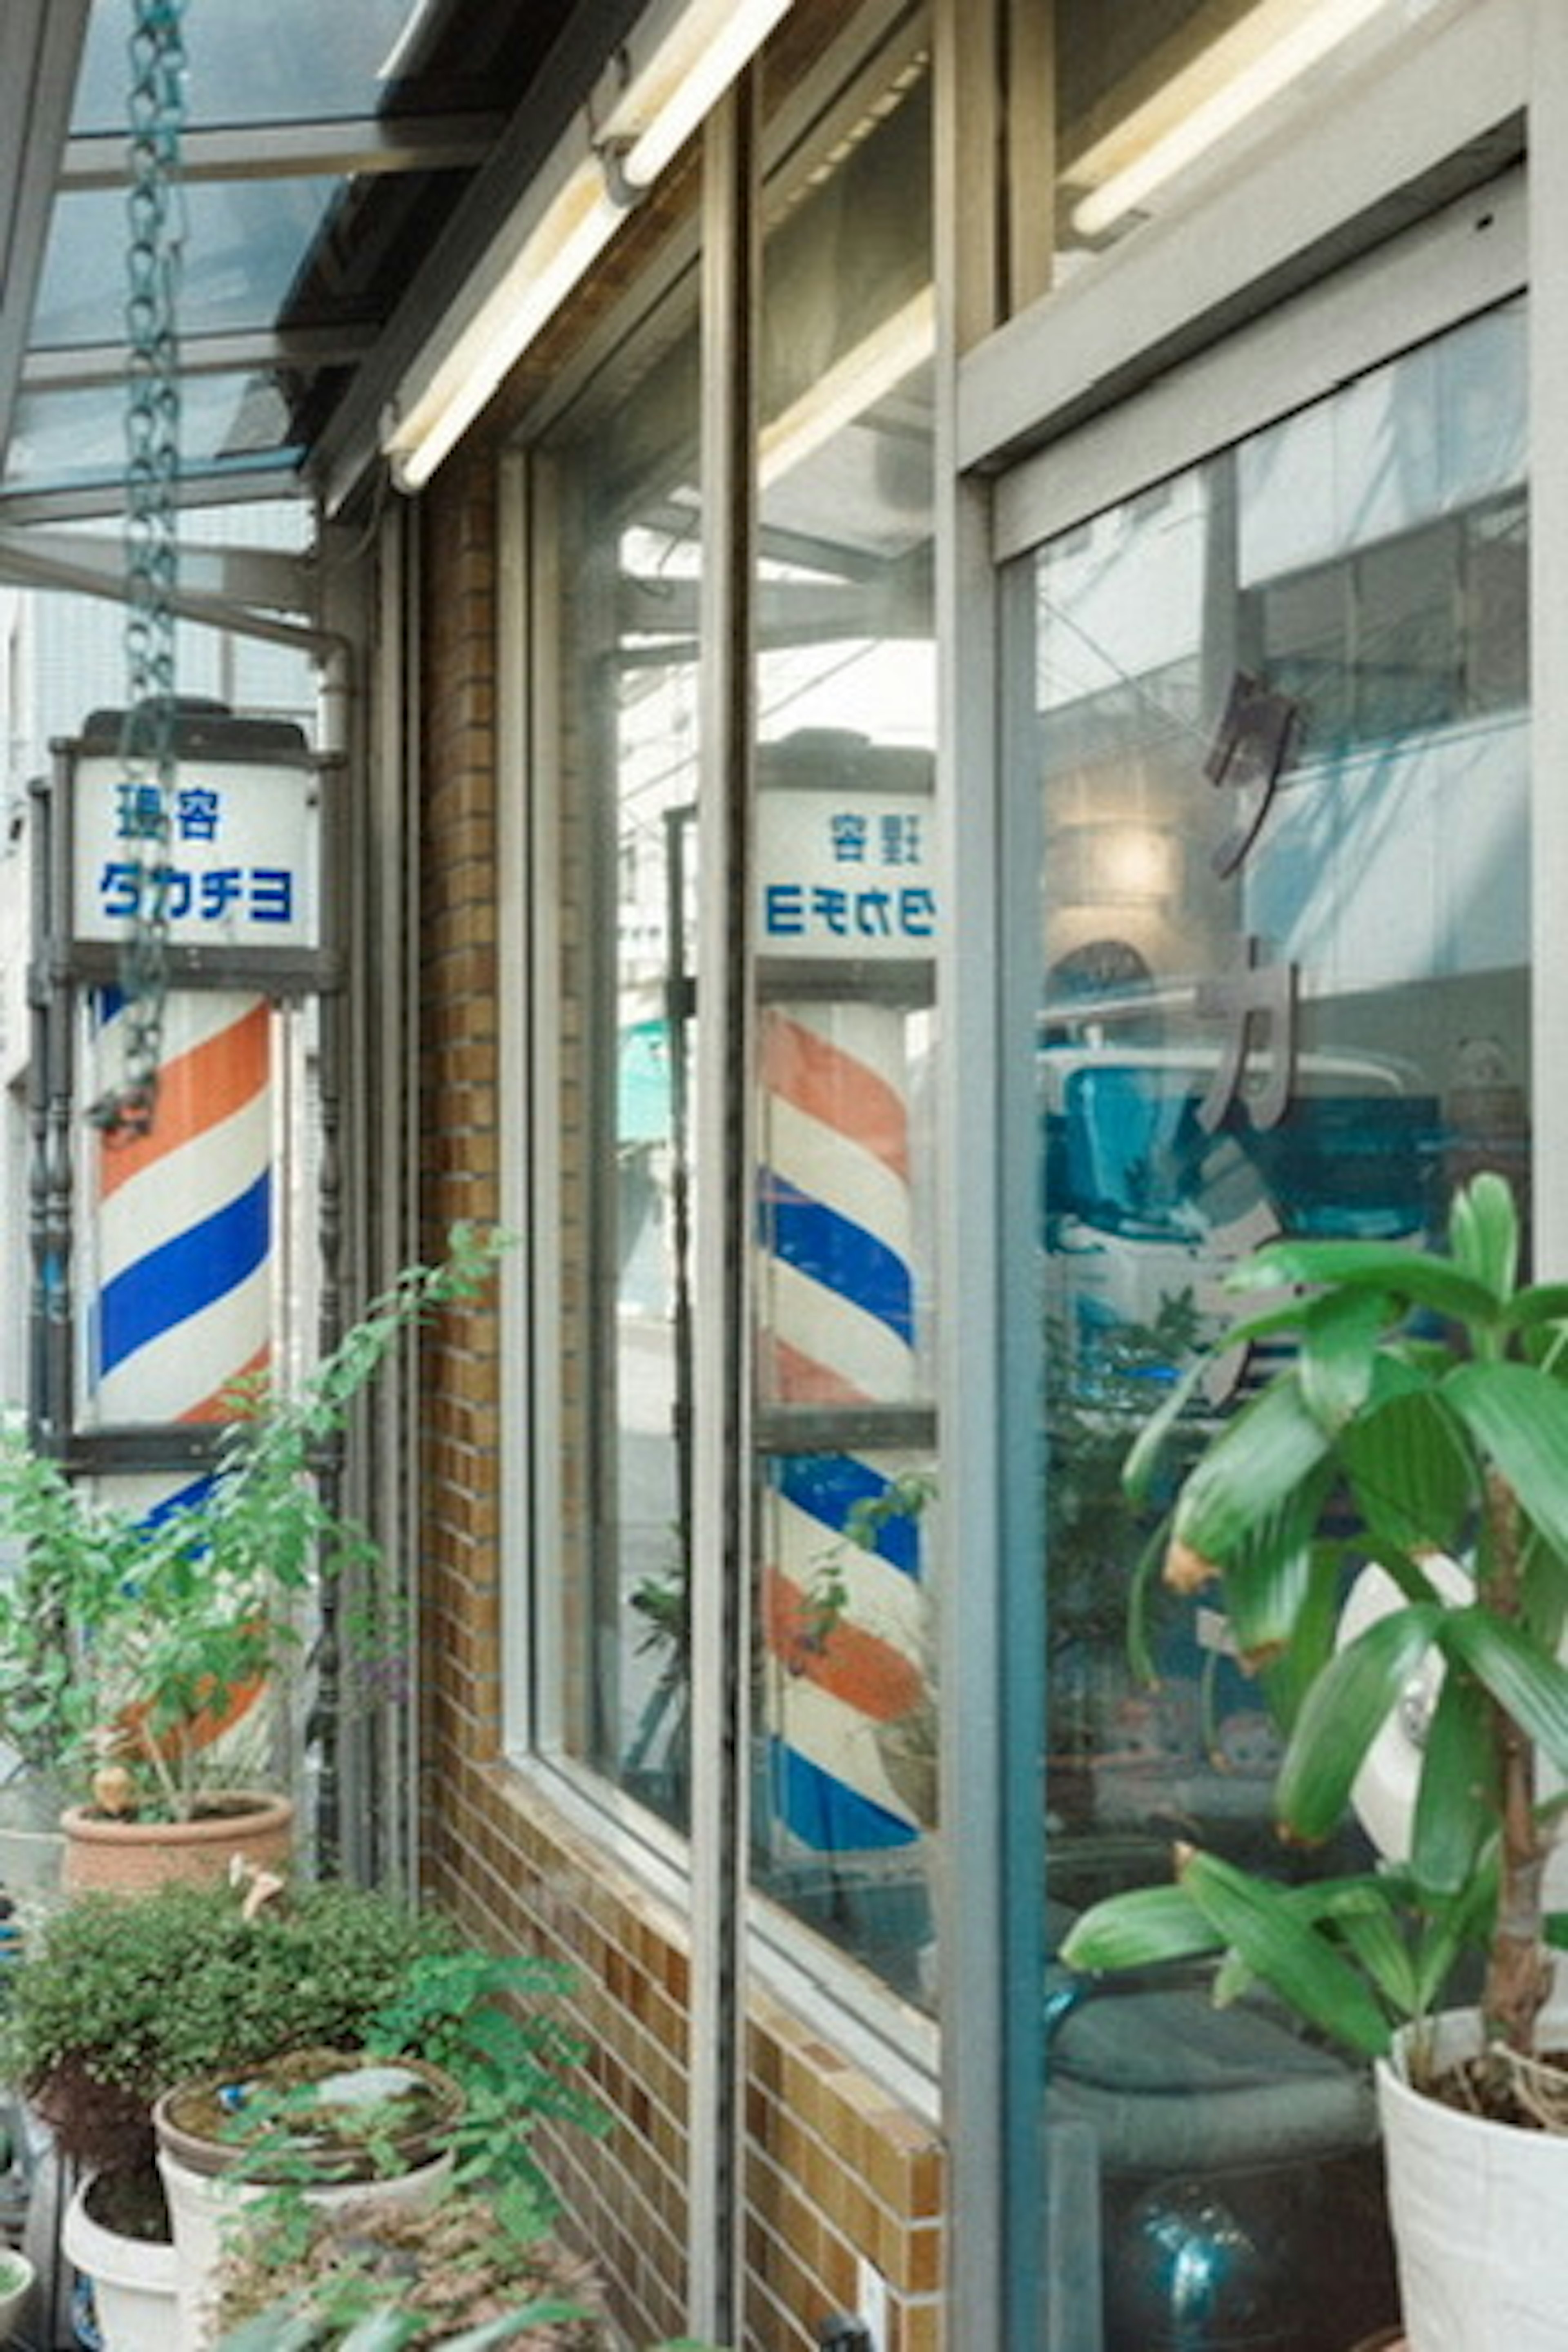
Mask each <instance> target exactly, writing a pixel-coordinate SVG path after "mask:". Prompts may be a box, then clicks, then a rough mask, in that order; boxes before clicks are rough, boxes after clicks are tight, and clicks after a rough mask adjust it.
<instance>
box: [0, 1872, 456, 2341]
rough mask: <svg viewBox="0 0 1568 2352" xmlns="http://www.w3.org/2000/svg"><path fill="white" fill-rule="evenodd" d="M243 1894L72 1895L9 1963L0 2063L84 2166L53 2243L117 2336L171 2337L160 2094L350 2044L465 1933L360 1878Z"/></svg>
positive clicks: (71, 2157)
mask: <svg viewBox="0 0 1568 2352" xmlns="http://www.w3.org/2000/svg"><path fill="white" fill-rule="evenodd" d="M245 1911H246V1904H245V1898H244V1895H243V1893H242V1891H241V1890H240V1889H238V1888H232V1889H231V1888H229V1887H228V1886H226V1885H179V1884H171V1885H165V1886H163V1887H161V1888H158V1889H155V1890H153V1892H151V1893H148V1894H144V1895H135V1896H127V1895H112V1894H107V1893H92V1894H88V1895H80V1896H78V1897H77V1898H75V1899H74V1900H72V1901H70V1902H68V1903H67V1904H65V1905H64V1906H61V1907H60V1908H59V1909H58V1911H56V1912H55V1913H53V1914H52V1915H51V1916H47V1917H46V1918H45V1919H44V1920H43V1922H42V1923H41V1925H40V1927H39V1928H38V1930H37V1935H36V1937H35V1938H34V1939H33V1940H32V1942H31V1943H30V1945H29V1948H27V1950H26V1953H25V1955H24V1957H23V1958H22V1959H21V1960H20V1961H19V1962H18V1963H16V1965H15V1966H14V1967H13V1968H12V1969H11V1970H10V1971H9V1973H8V1978H7V2000H6V2008H5V2019H4V2024H3V2027H0V2042H3V2048H0V2069H3V2071H4V2074H5V2079H7V2080H8V2081H11V2082H13V2083H15V2084H16V2085H17V2087H18V2088H19V2089H20V2090H21V2091H22V2093H23V2094H24V2095H26V2097H27V2098H28V2099H29V2100H30V2101H31V2103H32V2104H33V2105H34V2107H35V2108H36V2110H37V2112H38V2113H39V2115H40V2116H42V2117H43V2119H44V2121H45V2122H46V2123H47V2125H48V2126H49V2127H50V2131H51V2134H52V2136H53V2140H54V2144H55V2147H56V2148H57V2150H58V2154H59V2155H60V2157H61V2158H63V2159H64V2160H66V2161H68V2162H69V2163H70V2164H71V2165H73V2166H74V2167H75V2168H77V2169H78V2171H79V2174H80V2175H81V2176H82V2177H81V2179H80V2181H79V2186H78V2188H77V2189H76V2192H75V2194H74V2196H73V2198H72V2200H71V2204H70V2209H69V2212H68V2218H67V2223H66V2248H67V2252H68V2255H69V2256H70V2259H71V2260H72V2261H74V2262H75V2263H77V2265H78V2267H79V2269H81V2270H83V2271H84V2272H86V2273H89V2274H90V2275H91V2276H92V2277H93V2278H94V2279H95V2280H97V2281H99V2282H100V2284H99V2288H98V2301H99V2315H100V2322H101V2323H102V2325H103V2326H104V2328H105V2332H106V2336H107V2337H108V2340H109V2341H110V2346H111V2347H113V2352H120V2347H127V2346H129V2347H136V2346H138V2345H141V2344H148V2345H150V2346H153V2347H156V2352H167V2345H168V2338H169V2334H170V2331H171V2327H172V2323H173V2308H174V2294H175V2271H174V2257H173V2253H172V2251H171V2248H170V2243H169V2225H168V2217H167V2210H166V2207H165V2205H164V2202H163V2193H162V2187H161V2183H160V2181H159V2178H158V2174H157V2170H156V2167H155V2165H154V2162H153V2153H154V2147H155V2141H154V2135H153V2119H152V2111H153V2102H154V2101H155V2099H156V2098H157V2097H158V2096H159V2095H160V2094H161V2093H162V2092H163V2091H164V2090H166V2089H167V2088H169V2087H170V2085H171V2084H174V2083H177V2082H179V2081H181V2080H182V2079H184V2078H185V2077H187V2076H193V2075H198V2074H214V2073H216V2072H219V2071H226V2070H235V2069H243V2068H245V2067H247V2066H249V2065H251V2064H255V2063H259V2062H261V2061H262V2060H264V2059H267V2058H268V2057H270V2056H272V2055H273V2054H274V2053H277V2052H279V2051H283V2050H288V2049H291V2048H292V2049H299V2048H304V2047H308V2046H310V2045H312V2044H318V2043H323V2042H332V2043H337V2044H340V2045H345V2044H346V2045H353V2044H356V2043H361V2042H363V2040H364V2037H365V2034H366V2032H367V2031H368V2029H369V2024H370V2021H371V2020H372V2018H373V2017H374V2016H375V2015H377V2014H378V2013H379V2012H380V2011H381V2010H382V2009H383V2008H384V2006H385V2005H386V2004H387V2003H388V2002H389V2001H390V2000H392V1999H393V1998H394V1996H395V1995H396V1994H398V1993H400V1992H401V1991H402V1990H405V1987H406V1985H407V1983H408V1981H409V1979H410V1976H411V1974H412V1972H413V1969H414V1968H415V1966H416V1963H417V1962H418V1961H419V1960H420V1959H421V1958H426V1957H431V1956H434V1955H436V1954H455V1953H458V1952H460V1951H461V1949H462V1946H461V1943H460V1940H459V1938H458V1937H457V1935H456V1932H455V1930H454V1929H453V1928H452V1927H451V1926H450V1925H449V1923H447V1922H446V1921H444V1920H442V1919H440V1918H438V1917H436V1916H432V1915H429V1914H426V1913H424V1912H420V1911H416V1910H414V1909H411V1908H410V1907H409V1906H407V1905H405V1904H404V1903H403V1902H401V1901H398V1900H395V1899H394V1898H390V1897H387V1896H384V1895H375V1894H372V1893H369V1892H366V1891H363V1890H361V1889H357V1888H352V1887H346V1886H335V1885H334V1886H320V1887H309V1888H305V1889H302V1890H301V1891H300V1892H299V1893H297V1894H295V1895H291V1896H290V1897H289V1901H288V1902H287V1904H286V1905H279V1904H276V1903H272V1904H267V1905H264V1906H262V1907H261V1909H260V1911H259V1912H258V1913H257V1914H256V1915H255V1916H252V1917H249V1918H247V1916H245ZM144 2326H145V2327H146V2328H148V2329H150V2331H151V2332H150V2333H143V2332H142V2330H143V2327H144Z"/></svg>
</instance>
